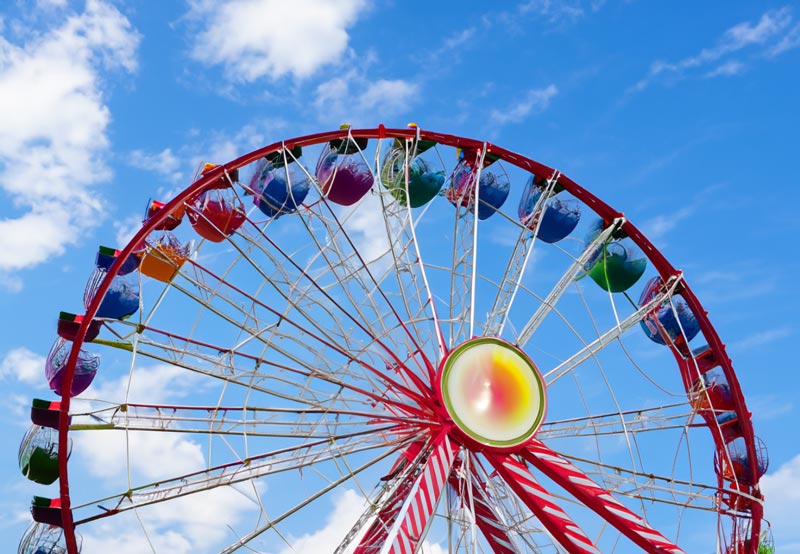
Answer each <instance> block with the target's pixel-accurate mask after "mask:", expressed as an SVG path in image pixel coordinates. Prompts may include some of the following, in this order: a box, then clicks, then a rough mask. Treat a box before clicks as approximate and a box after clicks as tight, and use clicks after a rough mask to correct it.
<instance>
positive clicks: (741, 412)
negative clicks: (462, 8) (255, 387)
mask: <svg viewBox="0 0 800 554" xmlns="http://www.w3.org/2000/svg"><path fill="white" fill-rule="evenodd" d="M348 136H352V137H354V138H372V139H378V138H381V139H382V138H400V139H407V140H414V139H415V138H419V139H425V140H431V141H435V142H436V143H439V144H444V145H447V146H451V147H456V148H462V149H472V150H483V149H484V148H485V150H486V153H491V154H494V155H496V156H498V157H499V158H500V159H502V160H503V161H505V162H507V163H510V164H512V165H515V166H517V167H519V168H520V169H523V170H525V171H529V172H531V173H534V174H536V175H551V174H552V173H553V171H554V169H553V168H551V167H548V166H546V165H544V164H542V163H539V162H537V161H534V160H532V159H530V158H528V157H526V156H522V155H520V154H517V153H515V152H512V151H510V150H507V149H505V148H501V147H499V146H495V145H494V144H491V143H489V142H484V141H480V140H475V139H469V138H463V137H458V136H455V135H449V134H443V133H437V132H433V131H425V130H422V129H418V128H416V127H409V128H407V129H387V128H385V127H384V126H383V125H379V126H378V127H377V128H373V129H339V130H336V131H328V132H323V133H316V134H312V135H305V136H301V137H296V138H292V139H287V140H283V141H280V142H274V143H272V144H270V145H268V146H264V147H262V148H259V149H258V150H254V151H252V152H250V153H248V154H244V155H243V156H240V157H238V158H236V159H235V160H233V161H231V162H228V163H226V164H224V165H219V166H217V167H215V168H214V169H212V170H210V171H208V172H207V173H205V174H203V175H202V176H201V177H200V178H199V179H198V180H197V181H195V182H194V183H192V184H191V185H189V186H188V187H187V188H186V189H184V190H183V191H182V192H180V193H178V194H177V195H176V196H175V197H174V198H173V199H171V200H170V201H169V202H167V203H166V204H165V206H164V208H163V209H162V210H160V211H159V212H158V213H157V214H156V215H155V216H153V217H152V218H150V220H148V221H147V222H146V223H145V224H144V225H143V226H142V228H141V229H139V231H138V232H137V233H136V235H134V237H133V238H132V239H131V240H130V242H128V244H127V245H126V246H125V247H124V248H122V249H120V251H119V255H118V256H117V259H116V260H115V261H114V263H113V264H112V266H111V267H110V268H109V270H108V272H107V274H106V277H105V278H104V279H103V281H102V282H101V283H100V285H99V286H98V288H97V290H96V292H95V296H94V299H93V300H92V302H91V303H90V304H89V306H88V307H87V308H86V313H85V316H84V319H83V322H82V323H81V325H80V328H79V329H78V332H77V334H76V336H75V339H74V341H73V344H72V350H71V351H70V355H69V358H68V359H67V365H66V367H65V376H64V388H63V390H64V391H66V392H67V394H63V395H62V398H61V413H60V414H59V429H58V440H59V444H58V446H59V451H58V457H59V472H60V476H61V477H60V480H59V494H60V499H61V515H62V521H63V527H64V537H65V541H66V546H67V552H68V553H69V554H78V547H77V542H76V538H75V529H74V521H73V518H72V509H71V503H70V491H69V478H68V472H67V455H68V452H67V448H66V445H67V444H68V441H67V438H68V433H69V408H70V397H69V394H68V392H69V390H70V387H71V386H72V378H73V375H74V372H75V365H76V363H77V359H78V354H79V353H80V349H81V345H82V344H83V341H84V340H85V337H86V333H87V331H88V329H89V324H90V323H91V321H92V320H93V318H94V316H95V314H96V313H97V310H98V308H99V306H100V302H101V301H102V299H103V297H104V296H105V294H106V292H107V291H108V289H109V287H110V286H111V281H112V279H113V278H114V276H116V274H117V272H118V271H119V269H120V268H121V267H122V264H123V262H124V261H125V260H126V259H127V258H128V256H130V255H131V254H132V253H133V251H134V248H135V247H136V246H137V245H139V244H141V242H142V241H143V240H144V239H145V238H146V237H147V236H148V235H149V234H150V233H151V232H152V231H153V230H154V229H155V228H156V227H157V226H158V225H160V224H161V223H163V221H164V220H166V219H167V217H169V215H170V214H171V213H172V212H173V211H175V210H176V209H177V208H179V207H180V206H182V205H183V203H184V202H186V201H187V200H188V199H189V198H190V197H191V196H192V195H193V194H195V193H196V192H198V191H200V190H203V189H205V188H207V187H208V186H209V185H210V184H211V183H213V182H215V181H217V180H218V179H220V178H222V177H223V176H224V175H225V174H226V173H227V172H230V171H233V170H235V169H239V168H240V167H243V166H245V165H248V164H250V163H252V162H255V161H256V160H258V159H259V158H262V157H264V156H266V155H267V154H271V153H273V152H276V151H278V150H281V149H283V148H288V149H291V148H293V147H295V146H310V145H314V144H320V143H323V142H329V141H331V140H334V139H344V138H347V137H348ZM558 182H559V184H560V185H562V186H563V187H564V188H565V189H566V190H567V191H568V192H569V193H570V194H572V195H573V196H575V197H576V198H578V199H579V200H581V201H582V202H583V203H584V204H586V205H587V206H588V207H589V208H591V209H592V210H594V211H595V213H597V214H598V215H599V216H600V217H601V218H603V220H604V221H605V222H607V223H610V222H611V221H613V220H614V219H617V218H620V217H623V214H622V213H621V212H618V211H616V210H615V209H613V208H612V207H611V206H609V205H608V204H606V203H605V202H603V201H602V200H600V199H599V198H597V197H596V196H595V195H594V194H592V193H591V192H589V191H588V190H586V189H584V188H583V187H581V186H580V185H578V184H577V183H576V182H575V181H573V180H572V179H570V178H569V177H567V176H566V175H564V174H563V173H562V174H560V176H559V179H558ZM622 231H624V232H625V233H626V234H627V235H628V236H629V237H630V238H631V239H632V240H633V241H634V242H635V243H636V244H637V245H638V246H639V248H641V249H642V251H643V252H644V254H645V255H646V256H647V258H648V259H649V260H650V262H651V263H652V264H653V267H654V268H655V269H656V271H658V273H659V275H661V277H662V279H664V280H665V281H666V280H667V279H668V278H669V277H671V276H673V275H677V274H679V273H680V272H679V271H678V270H676V269H675V267H673V266H672V265H671V264H670V263H669V262H668V261H667V259H666V258H665V257H664V255H663V254H661V252H660V251H659V250H658V249H657V248H656V247H655V246H654V245H653V244H652V243H651V242H650V241H649V240H648V239H647V238H646V237H645V236H644V235H643V234H642V232H641V231H640V230H639V229H638V228H637V227H636V226H634V225H633V224H632V223H631V222H630V221H627V220H626V221H625V222H624V223H623V225H622ZM680 294H681V295H682V296H683V298H684V300H686V303H687V304H688V305H689V307H690V308H691V310H692V312H693V313H694V315H695V317H696V318H697V321H698V323H699V325H700V330H701V331H702V333H703V335H704V337H705V339H706V341H707V342H708V346H709V347H710V348H711V350H713V352H714V354H715V356H716V359H717V360H718V363H719V364H720V367H721V368H722V370H723V372H724V374H725V377H726V379H727V380H728V383H729V385H730V386H731V392H732V394H733V402H734V411H735V412H736V416H737V418H738V421H739V425H740V427H741V430H742V436H743V438H744V441H745V444H746V447H747V455H748V456H749V459H750V466H751V467H750V471H751V475H754V476H758V468H757V464H758V461H757V455H756V446H755V438H754V434H753V424H752V421H751V419H750V413H749V412H748V411H747V406H746V404H745V400H744V395H743V393H742V390H741V388H740V386H739V381H738V379H737V378H736V374H735V373H734V370H733V365H732V362H731V360H730V358H728V356H727V354H726V351H725V345H724V344H723V342H722V340H721V339H720V338H719V335H718V334H717V332H716V330H715V329H714V327H713V325H712V324H711V322H710V321H709V319H708V313H707V312H706V311H705V310H704V309H703V306H702V304H700V301H699V300H698V299H697V297H696V296H695V294H694V293H693V292H692V290H691V289H690V287H689V286H688V284H685V282H684V283H683V285H682V287H681V290H680ZM675 355H676V358H679V354H678V353H675ZM680 361H681V360H680V358H679V359H678V362H679V363H678V366H679V368H680V369H681V373H682V377H683V379H684V383H687V382H688V383H689V386H691V383H692V382H693V381H694V378H693V376H692V375H689V374H687V373H686V371H687V370H686V368H685V367H684V366H683V365H682V364H681V363H680ZM688 392H689V391H688V389H687V393H688ZM709 429H710V430H711V432H712V435H713V436H714V439H715V441H716V443H717V448H721V447H724V446H723V445H724V443H723V442H722V437H721V434H720V433H719V431H718V430H717V429H715V428H714V427H712V426H709ZM740 487H741V485H740ZM744 488H745V489H747V488H748V487H744ZM746 492H747V493H748V494H750V495H752V496H753V497H755V498H759V499H760V498H762V496H761V493H760V491H759V488H758V478H756V479H754V483H753V484H752V485H750V486H749V490H746ZM750 509H751V512H750V517H751V519H752V525H751V526H750V537H751V538H752V537H755V538H756V539H757V538H758V537H760V534H761V519H762V517H763V506H762V504H761V503H760V502H753V503H752V504H751V507H750ZM757 548H758V540H756V541H751V547H750V554H756V551H757Z"/></svg>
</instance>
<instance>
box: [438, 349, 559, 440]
mask: <svg viewBox="0 0 800 554" xmlns="http://www.w3.org/2000/svg"><path fill="white" fill-rule="evenodd" d="M437 381H438V390H439V395H440V399H441V402H442V404H443V405H444V407H445V409H446V410H447V414H448V415H449V416H450V418H451V419H452V421H453V423H454V424H455V425H456V427H457V428H458V429H459V430H460V431H461V432H462V433H464V435H465V436H466V438H467V440H469V441H475V442H477V443H479V444H481V445H484V446H489V447H494V448H499V449H512V448H515V447H517V446H520V445H522V444H524V443H525V442H527V441H528V440H529V439H530V438H531V437H532V436H533V435H534V434H535V433H536V431H537V429H538V428H539V426H540V425H541V423H542V420H543V419H544V413H545V406H546V398H545V386H544V380H543V378H542V376H541V374H540V373H539V370H538V369H537V368H536V366H535V365H534V363H533V362H532V361H531V360H530V358H528V356H527V355H526V354H525V353H524V352H523V351H522V350H520V349H519V348H517V347H516V346H514V345H512V344H510V343H507V342H505V341H503V340H501V339H497V338H490V337H480V338H474V339H470V340H468V341H465V342H463V343H461V344H460V345H458V346H457V347H456V348H455V349H453V350H452V351H451V352H450V353H449V354H448V355H447V357H446V358H445V359H444V361H443V362H442V364H441V366H440V369H439V378H438V380H437Z"/></svg>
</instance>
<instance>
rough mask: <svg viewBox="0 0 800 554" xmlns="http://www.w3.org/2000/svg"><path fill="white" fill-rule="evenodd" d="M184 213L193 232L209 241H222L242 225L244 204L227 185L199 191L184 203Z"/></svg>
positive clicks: (244, 216) (244, 215) (244, 217)
mask: <svg viewBox="0 0 800 554" xmlns="http://www.w3.org/2000/svg"><path fill="white" fill-rule="evenodd" d="M186 215H187V216H188V218H189V222H190V223H191V224H192V228H193V229H194V230H195V232H196V233H197V234H198V235H200V236H201V237H203V238H204V239H206V240H210V241H211V242H222V241H223V240H225V238H227V237H229V236H231V235H232V234H233V233H235V232H236V230H237V229H238V228H239V227H241V226H242V224H243V223H244V221H245V219H246V217H247V216H246V214H245V211H244V204H242V201H241V200H240V199H239V197H238V196H237V195H236V192H235V191H234V190H233V189H232V188H230V187H228V188H225V189H216V188H215V189H211V190H206V191H203V192H202V193H200V194H199V195H198V196H196V197H195V198H193V199H192V200H190V201H189V202H187V203H186Z"/></svg>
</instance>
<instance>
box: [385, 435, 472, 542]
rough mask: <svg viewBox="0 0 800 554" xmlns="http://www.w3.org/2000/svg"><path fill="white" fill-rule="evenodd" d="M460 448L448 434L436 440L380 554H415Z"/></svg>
mask: <svg viewBox="0 0 800 554" xmlns="http://www.w3.org/2000/svg"><path fill="white" fill-rule="evenodd" d="M457 453H458V445H456V444H453V443H452V442H450V438H449V437H448V436H447V433H446V432H442V433H440V434H439V435H438V436H437V437H436V438H435V439H434V440H433V448H432V452H431V455H430V457H429V458H428V459H427V460H426V461H425V465H424V467H423V468H422V471H421V472H420V474H419V477H417V479H416V480H415V481H414V483H413V485H412V486H411V487H410V489H409V490H408V492H407V496H405V502H404V503H403V506H402V508H401V509H400V510H399V512H398V513H397V516H396V518H395V521H394V523H393V525H392V528H391V529H390V530H389V532H388V533H387V535H386V541H385V544H384V546H383V548H382V549H381V552H380V554H414V553H415V552H416V551H417V548H418V547H419V544H420V542H421V540H422V538H423V537H424V535H425V530H426V528H427V526H428V523H429V521H430V518H431V516H432V515H433V512H434V510H435V509H436V504H437V503H438V502H439V498H440V497H441V495H442V491H443V490H444V485H445V483H447V479H448V477H449V475H450V471H451V469H452V467H453V462H454V461H455V458H456V454H457Z"/></svg>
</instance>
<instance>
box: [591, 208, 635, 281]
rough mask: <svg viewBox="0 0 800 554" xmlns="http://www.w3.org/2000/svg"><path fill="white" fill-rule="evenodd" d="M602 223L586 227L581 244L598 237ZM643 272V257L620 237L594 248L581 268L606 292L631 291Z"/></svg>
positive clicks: (602, 226) (626, 239) (627, 240)
mask: <svg viewBox="0 0 800 554" xmlns="http://www.w3.org/2000/svg"><path fill="white" fill-rule="evenodd" d="M604 227H605V224H604V222H603V221H602V220H599V219H598V220H597V221H596V222H594V223H593V224H592V226H591V227H590V230H589V233H588V234H587V236H586V239H585V242H586V244H587V246H588V245H589V244H590V243H591V242H592V241H593V240H594V239H595V238H596V237H597V235H599V234H600V232H601V231H602V230H603V229H604ZM645 269H647V258H645V257H644V255H642V254H641V252H639V251H638V249H637V248H636V247H635V245H634V243H633V241H631V240H630V239H629V238H625V237H624V236H619V237H618V238H612V240H610V241H607V242H606V243H605V244H603V245H600V246H599V247H597V249H596V251H595V252H594V254H593V255H592V257H591V258H590V259H589V261H588V263H587V264H586V267H585V274H584V275H581V276H580V277H579V278H582V277H583V276H585V275H588V276H589V277H591V278H592V281H594V282H595V283H597V284H598V285H599V286H600V288H602V289H603V290H606V291H609V292H624V291H626V290H628V289H629V288H631V287H632V286H633V285H634V284H635V283H636V281H638V280H639V278H640V277H641V276H642V275H643V274H644V270H645Z"/></svg>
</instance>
